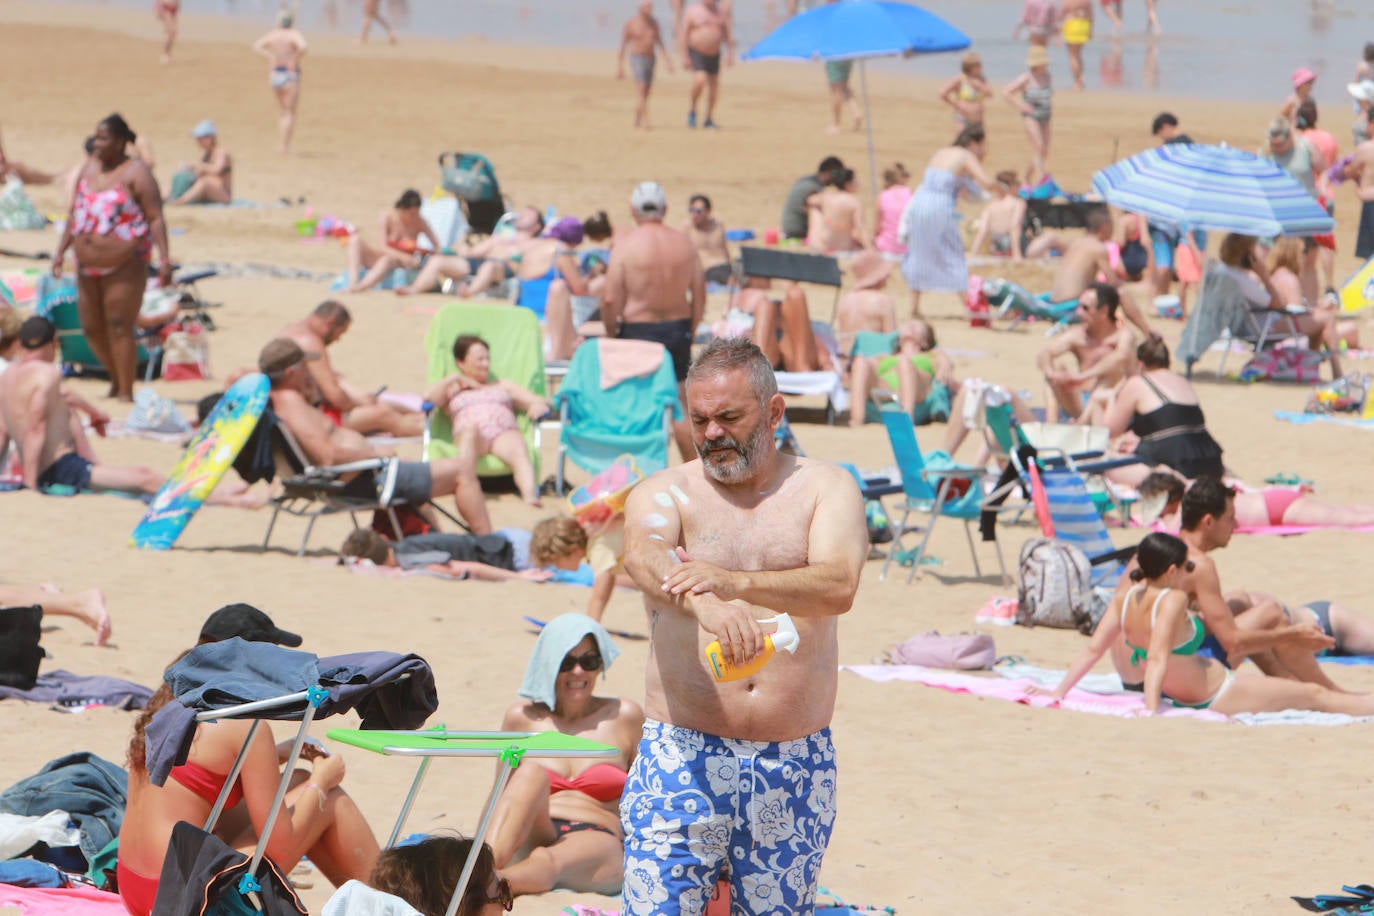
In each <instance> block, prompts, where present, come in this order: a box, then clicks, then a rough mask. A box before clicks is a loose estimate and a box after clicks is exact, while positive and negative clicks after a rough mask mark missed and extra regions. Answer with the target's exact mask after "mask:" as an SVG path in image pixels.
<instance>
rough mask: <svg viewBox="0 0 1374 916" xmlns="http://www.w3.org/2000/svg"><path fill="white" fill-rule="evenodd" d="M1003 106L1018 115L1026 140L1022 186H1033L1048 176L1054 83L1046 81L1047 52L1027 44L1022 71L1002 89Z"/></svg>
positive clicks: (1047, 78) (1048, 75)
mask: <svg viewBox="0 0 1374 916" xmlns="http://www.w3.org/2000/svg"><path fill="white" fill-rule="evenodd" d="M1002 98H1004V99H1006V100H1007V104H1009V105H1011V106H1013V107H1014V108H1016V109H1017V110H1018V111H1020V112H1021V126H1022V127H1024V128H1025V129H1026V139H1027V140H1029V141H1030V148H1031V161H1030V165H1029V166H1027V167H1026V184H1028V185H1034V184H1035V182H1037V181H1040V180H1042V179H1043V178H1044V177H1045V176H1046V175H1047V174H1049V167H1050V166H1049V161H1050V121H1051V119H1052V118H1053V117H1054V83H1053V82H1052V81H1051V79H1050V52H1049V51H1046V50H1045V49H1044V48H1043V47H1041V46H1040V45H1031V47H1030V50H1029V51H1027V52H1026V72H1025V73H1022V74H1021V75H1020V76H1018V77H1017V78H1016V79H1014V80H1012V81H1011V83H1009V84H1008V85H1007V88H1005V89H1003V90H1002Z"/></svg>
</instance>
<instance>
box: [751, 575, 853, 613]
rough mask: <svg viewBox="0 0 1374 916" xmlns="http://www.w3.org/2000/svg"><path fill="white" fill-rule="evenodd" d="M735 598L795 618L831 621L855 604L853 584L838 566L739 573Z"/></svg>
mask: <svg viewBox="0 0 1374 916" xmlns="http://www.w3.org/2000/svg"><path fill="white" fill-rule="evenodd" d="M739 576H740V579H741V588H740V590H739V593H738V594H737V595H735V596H734V597H737V598H740V599H741V600H743V601H747V602H749V603H750V604H756V605H758V606H760V607H765V608H769V609H770V610H774V611H778V612H780V613H785V614H794V615H796V616H798V617H833V616H836V615H839V614H843V613H845V612H847V611H848V610H849V609H850V608H851V607H852V606H853V604H854V587H855V584H856V583H854V582H853V581H852V578H851V576H850V574H849V572H848V571H847V570H846V569H845V568H844V566H843V565H841V564H839V563H830V564H816V565H813V566H804V567H801V568H800V569H781V570H762V571H759V572H743V573H739Z"/></svg>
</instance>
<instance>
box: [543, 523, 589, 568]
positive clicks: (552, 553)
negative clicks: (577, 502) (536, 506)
mask: <svg viewBox="0 0 1374 916" xmlns="http://www.w3.org/2000/svg"><path fill="white" fill-rule="evenodd" d="M586 549H587V532H585V531H583V530H582V526H581V525H579V524H578V523H577V520H576V519H575V518H573V517H572V516H570V515H555V516H553V517H552V518H546V519H544V520H543V521H542V522H540V523H539V524H537V525H535V526H534V531H533V532H531V536H530V561H531V562H532V563H533V564H534V565H535V566H548V565H550V564H551V563H553V561H554V560H556V559H558V558H559V557H566V556H568V555H569V554H571V553H572V552H573V551H576V550H583V551H585V550H586Z"/></svg>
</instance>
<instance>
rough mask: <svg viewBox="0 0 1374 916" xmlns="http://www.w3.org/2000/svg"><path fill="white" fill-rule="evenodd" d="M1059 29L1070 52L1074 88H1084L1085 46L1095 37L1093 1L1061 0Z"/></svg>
mask: <svg viewBox="0 0 1374 916" xmlns="http://www.w3.org/2000/svg"><path fill="white" fill-rule="evenodd" d="M1059 28H1060V34H1061V35H1062V36H1063V37H1064V50H1066V51H1068V52H1069V70H1070V71H1071V72H1072V73H1073V88H1075V89H1082V88H1084V85H1085V84H1084V82H1083V46H1084V45H1085V44H1087V43H1088V40H1089V39H1091V38H1092V37H1093V0H1061V2H1060V4H1059Z"/></svg>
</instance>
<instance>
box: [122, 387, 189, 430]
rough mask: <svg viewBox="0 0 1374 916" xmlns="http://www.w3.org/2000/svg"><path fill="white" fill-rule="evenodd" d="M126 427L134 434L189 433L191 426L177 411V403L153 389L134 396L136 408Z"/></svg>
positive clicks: (126, 421)
mask: <svg viewBox="0 0 1374 916" xmlns="http://www.w3.org/2000/svg"><path fill="white" fill-rule="evenodd" d="M124 426H125V427H126V428H127V429H129V430H132V431H134V432H146V433H171V434H180V433H189V432H190V431H191V424H190V423H188V422H186V418H185V417H183V416H182V415H181V414H180V412H178V411H177V405H176V402H174V401H172V400H171V399H170V398H164V397H162V396H161V395H159V394H158V393H157V392H156V391H154V390H153V389H151V388H144V389H142V390H140V391H139V392H138V394H136V395H134V406H133V409H132V410H130V411H129V419H127V420H125V421H124Z"/></svg>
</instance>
